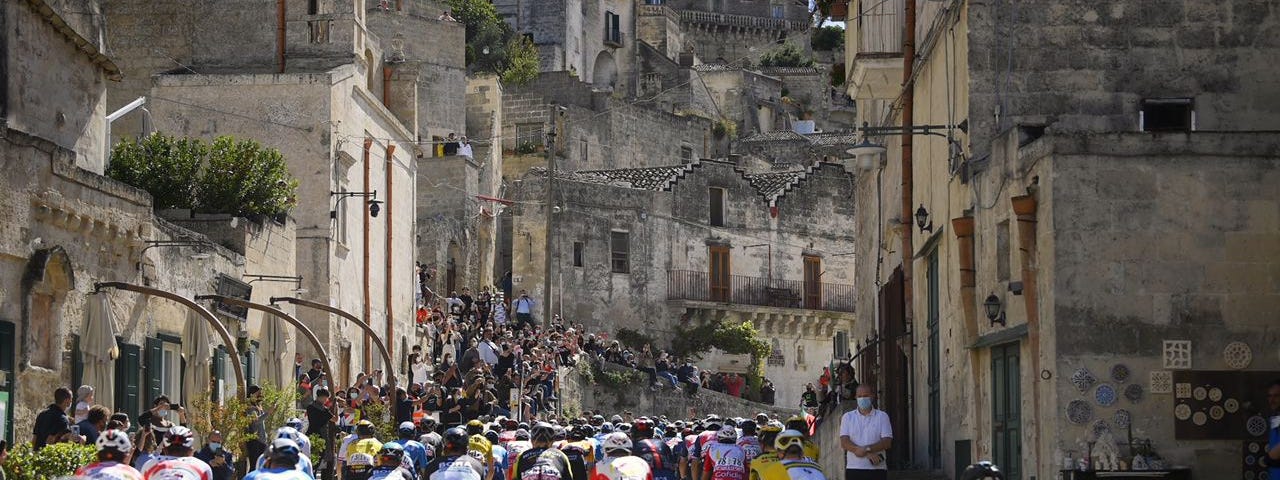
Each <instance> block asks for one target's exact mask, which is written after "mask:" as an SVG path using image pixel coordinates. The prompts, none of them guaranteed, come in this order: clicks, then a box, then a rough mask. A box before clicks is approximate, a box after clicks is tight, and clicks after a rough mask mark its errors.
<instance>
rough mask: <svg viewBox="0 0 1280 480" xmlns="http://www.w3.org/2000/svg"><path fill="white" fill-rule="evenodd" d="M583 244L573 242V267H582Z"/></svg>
mask: <svg viewBox="0 0 1280 480" xmlns="http://www.w3.org/2000/svg"><path fill="white" fill-rule="evenodd" d="M582 263H583V262H582V242H573V266H575V267H581V266H582Z"/></svg>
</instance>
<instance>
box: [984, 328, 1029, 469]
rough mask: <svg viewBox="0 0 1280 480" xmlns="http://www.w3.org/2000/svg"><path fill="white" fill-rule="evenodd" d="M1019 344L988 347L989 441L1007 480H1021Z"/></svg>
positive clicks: (996, 460)
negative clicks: (989, 384) (989, 361)
mask: <svg viewBox="0 0 1280 480" xmlns="http://www.w3.org/2000/svg"><path fill="white" fill-rule="evenodd" d="M1020 347H1021V345H1020V344H1018V343H1016V342H1015V343H1008V344H1004V345H998V346H995V347H991V388H992V391H991V439H992V447H993V448H992V450H993V453H994V457H995V458H994V460H995V462H996V465H997V466H999V467H1000V470H1002V471H1004V472H1005V477H1004V478H1005V479H1006V480H1019V479H1021V478H1022V415H1021V411H1020V410H1021V408H1020V407H1021V403H1022V388H1021V385H1020V382H1019V380H1018V374H1019V372H1020V368H1019V358H1018V351H1019V348H1020Z"/></svg>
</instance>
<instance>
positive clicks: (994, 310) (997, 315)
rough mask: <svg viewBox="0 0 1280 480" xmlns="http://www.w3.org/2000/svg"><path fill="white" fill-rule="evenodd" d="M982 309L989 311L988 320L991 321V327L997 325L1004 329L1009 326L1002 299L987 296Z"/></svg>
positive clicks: (994, 295)
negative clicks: (1001, 302)
mask: <svg viewBox="0 0 1280 480" xmlns="http://www.w3.org/2000/svg"><path fill="white" fill-rule="evenodd" d="M982 307H983V308H985V309H986V310H987V320H990V321H991V326H993V327H994V326H995V325H996V324H997V323H999V324H1000V326H1002V327H1003V326H1006V325H1007V323H1006V322H1007V320H1006V318H1005V314H1004V305H1001V304H1000V297H997V296H996V294H994V293H993V294H991V295H987V299H986V301H984V302H982Z"/></svg>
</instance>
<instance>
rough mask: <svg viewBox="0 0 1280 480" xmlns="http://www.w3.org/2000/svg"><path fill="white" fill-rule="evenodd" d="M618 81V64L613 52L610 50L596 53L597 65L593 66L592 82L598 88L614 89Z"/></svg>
mask: <svg viewBox="0 0 1280 480" xmlns="http://www.w3.org/2000/svg"><path fill="white" fill-rule="evenodd" d="M617 81H618V64H617V62H615V61H614V60H613V54H611V53H609V52H600V54H599V55H596V63H595V66H593V67H592V68H591V84H592V85H594V86H595V87H596V88H609V89H610V90H612V89H613V87H614V86H615V84H616V83H617Z"/></svg>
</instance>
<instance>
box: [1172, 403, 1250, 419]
mask: <svg viewBox="0 0 1280 480" xmlns="http://www.w3.org/2000/svg"><path fill="white" fill-rule="evenodd" d="M1173 418H1176V419H1178V420H1182V421H1186V420H1187V419H1188V418H1191V406H1190V405H1187V404H1185V403H1179V404H1178V406H1176V407H1173ZM1258 418H1262V417H1258Z"/></svg>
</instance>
